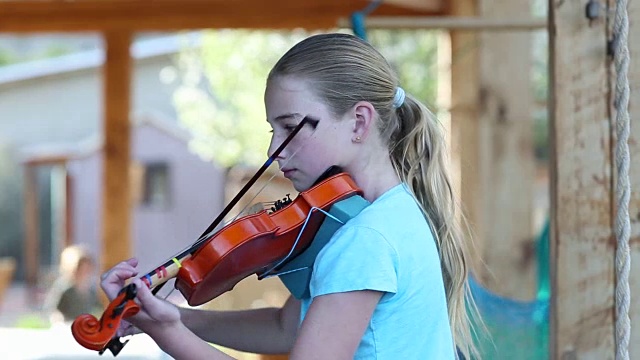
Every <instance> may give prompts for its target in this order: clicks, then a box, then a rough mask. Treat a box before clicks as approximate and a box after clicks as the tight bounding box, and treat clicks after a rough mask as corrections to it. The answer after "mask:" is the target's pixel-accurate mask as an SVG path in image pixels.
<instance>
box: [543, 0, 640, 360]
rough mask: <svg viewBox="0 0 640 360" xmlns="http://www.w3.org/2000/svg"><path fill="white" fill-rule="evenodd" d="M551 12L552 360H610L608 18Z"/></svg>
mask: <svg viewBox="0 0 640 360" xmlns="http://www.w3.org/2000/svg"><path fill="white" fill-rule="evenodd" d="M549 11H550V30H551V31H550V34H549V40H550V51H551V54H550V63H551V77H550V90H551V94H550V109H551V111H550V116H551V122H550V124H551V140H552V149H551V161H552V165H551V184H550V186H551V211H552V216H551V229H552V231H551V249H550V250H551V261H550V265H551V286H552V293H553V296H552V298H551V319H550V322H551V323H550V334H551V337H550V346H551V349H550V355H551V358H552V359H613V358H614V354H615V343H614V323H613V321H614V318H613V316H614V252H615V241H614V234H613V224H614V216H613V199H614V189H613V188H612V184H613V180H612V166H613V154H612V139H611V137H612V133H613V129H612V126H611V125H612V124H611V118H610V112H609V96H610V92H609V91H610V90H609V89H608V75H609V74H608V59H607V53H606V50H607V49H606V48H607V46H606V44H607V24H606V21H605V18H604V17H606V14H605V15H603V16H604V17H603V18H601V19H600V20H596V21H589V19H587V18H586V17H585V3H584V2H580V1H551V2H550V9H549ZM635 304H636V305H637V301H636V302H635ZM636 346H637V345H636Z"/></svg>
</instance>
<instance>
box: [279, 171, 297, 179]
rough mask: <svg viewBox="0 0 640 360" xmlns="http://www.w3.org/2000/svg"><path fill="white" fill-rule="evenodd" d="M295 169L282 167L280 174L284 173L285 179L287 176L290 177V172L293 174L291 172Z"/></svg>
mask: <svg viewBox="0 0 640 360" xmlns="http://www.w3.org/2000/svg"><path fill="white" fill-rule="evenodd" d="M294 171H296V170H295V169H282V174H283V175H284V177H286V178H287V179H288V178H289V177H291V174H293V172H294Z"/></svg>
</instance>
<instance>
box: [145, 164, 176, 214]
mask: <svg viewBox="0 0 640 360" xmlns="http://www.w3.org/2000/svg"><path fill="white" fill-rule="evenodd" d="M170 185H171V184H170V179H169V165H168V164H167V163H166V162H154V163H147V164H145V165H144V189H143V196H142V205H143V206H148V207H153V208H168V207H169V205H170V204H169V199H170V195H171V194H170Z"/></svg>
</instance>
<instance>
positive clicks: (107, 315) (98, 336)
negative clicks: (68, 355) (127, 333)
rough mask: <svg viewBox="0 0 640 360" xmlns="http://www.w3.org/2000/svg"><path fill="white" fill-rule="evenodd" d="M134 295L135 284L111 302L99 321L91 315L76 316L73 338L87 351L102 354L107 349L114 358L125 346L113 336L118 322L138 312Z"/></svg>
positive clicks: (124, 289) (72, 330)
mask: <svg viewBox="0 0 640 360" xmlns="http://www.w3.org/2000/svg"><path fill="white" fill-rule="evenodd" d="M136 294H137V290H136V286H135V284H129V285H127V286H125V287H124V288H122V290H120V293H119V294H118V296H117V297H116V298H115V299H113V301H111V303H110V304H109V306H108V307H107V309H106V310H105V311H104V313H103V315H102V317H101V318H100V320H98V319H97V318H96V317H95V316H93V315H91V314H84V315H80V316H78V317H77V318H76V319H75V320H74V321H73V324H71V333H72V334H73V337H74V338H75V339H76V341H77V342H78V343H79V344H80V345H82V346H84V347H85V348H87V349H89V350H96V351H99V352H100V354H102V353H104V351H105V350H107V349H109V350H110V351H111V352H112V353H113V355H114V356H115V355H117V354H118V353H119V352H120V350H121V349H122V347H124V344H126V341H125V342H124V343H121V342H120V339H119V338H118V337H116V336H115V335H116V331H117V330H118V327H119V326H120V321H121V320H122V319H123V318H127V317H129V316H133V315H135V314H137V313H138V312H139V311H140V306H139V305H138V304H137V303H136V302H135V301H134V299H135V297H136Z"/></svg>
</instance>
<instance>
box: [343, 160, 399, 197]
mask: <svg viewBox="0 0 640 360" xmlns="http://www.w3.org/2000/svg"><path fill="white" fill-rule="evenodd" d="M362 160H363V161H361V162H359V163H358V164H354V165H353V166H352V169H347V170H348V172H349V173H350V174H351V176H352V177H353V179H354V180H355V182H356V184H358V186H359V187H360V188H361V189H362V190H363V192H364V198H365V199H367V200H368V201H369V202H373V201H375V200H376V199H377V198H379V197H380V196H381V195H382V194H384V193H385V192H387V191H389V190H390V189H391V188H393V187H394V186H396V185H398V184H400V179H399V178H398V175H397V174H396V171H395V169H394V168H393V165H392V164H391V159H389V155H388V154H386V155H381V156H377V157H376V156H367V157H366V158H364V159H362Z"/></svg>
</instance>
